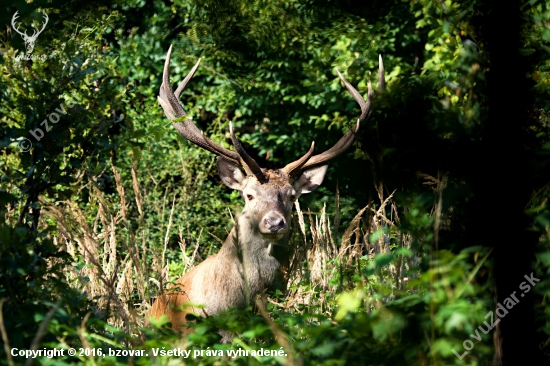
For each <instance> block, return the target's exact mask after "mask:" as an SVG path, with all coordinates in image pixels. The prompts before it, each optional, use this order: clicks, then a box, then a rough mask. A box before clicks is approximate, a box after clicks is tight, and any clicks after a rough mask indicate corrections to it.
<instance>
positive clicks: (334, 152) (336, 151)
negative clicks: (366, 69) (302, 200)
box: [291, 55, 386, 174]
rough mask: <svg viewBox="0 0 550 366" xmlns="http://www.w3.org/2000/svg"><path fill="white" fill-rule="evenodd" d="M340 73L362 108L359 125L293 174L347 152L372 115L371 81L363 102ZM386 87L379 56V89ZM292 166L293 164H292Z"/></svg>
mask: <svg viewBox="0 0 550 366" xmlns="http://www.w3.org/2000/svg"><path fill="white" fill-rule="evenodd" d="M336 72H337V73H338V76H339V77H340V80H342V82H343V83H344V85H345V86H346V89H348V91H349V92H350V93H351V95H353V98H354V99H355V101H356V102H357V103H358V104H359V107H360V108H361V115H360V116H359V118H358V119H357V123H356V124H355V126H354V128H352V129H351V130H350V131H348V132H347V133H346V134H345V135H344V136H342V138H341V139H340V140H339V141H338V142H337V143H336V144H334V146H333V147H331V148H330V149H328V150H327V151H325V152H323V153H321V154H318V155H315V156H312V157H311V158H309V160H307V162H306V163H305V164H304V165H302V166H301V168H299V169H296V170H295V171H294V172H293V173H294V174H296V173H298V172H299V171H303V170H306V169H307V168H311V167H313V166H316V165H321V164H323V163H325V162H327V161H329V160H331V159H334V158H335V157H337V156H338V155H340V154H341V153H343V152H344V151H346V150H347V149H348V148H349V147H350V146H351V145H352V144H353V141H354V140H355V134H356V133H357V131H359V127H360V126H361V122H363V121H365V120H367V119H368V118H369V117H370V115H371V113H372V110H371V108H370V107H371V103H372V100H373V98H374V91H373V90H372V85H371V83H370V81H369V83H368V92H367V100H363V97H362V96H361V94H360V93H359V92H358V91H357V90H356V89H355V88H354V87H353V85H351V84H350V83H349V82H348V81H347V80H346V79H345V78H344V76H343V75H342V74H341V73H340V71H338V70H336ZM385 85H386V81H385V77H384V65H383V64H382V55H380V56H379V67H378V89H379V90H384V89H385ZM291 164H292V163H291Z"/></svg>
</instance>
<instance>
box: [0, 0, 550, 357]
mask: <svg viewBox="0 0 550 366" xmlns="http://www.w3.org/2000/svg"><path fill="white" fill-rule="evenodd" d="M2 8H3V9H5V11H4V12H3V13H2V15H0V23H2V24H6V27H4V28H3V29H4V30H2V31H1V32H0V37H1V39H2V47H1V52H2V61H1V64H0V67H1V69H2V73H1V78H0V83H1V85H0V95H1V98H2V104H1V105H0V112H1V113H0V118H1V119H2V120H1V123H2V129H1V130H0V147H1V148H2V150H1V153H0V167H1V170H2V175H1V177H0V185H1V186H0V211H1V214H2V217H3V218H4V220H3V221H2V222H1V223H0V225H1V227H0V248H1V258H0V260H1V263H2V266H0V268H1V269H0V284H1V286H0V298H2V299H3V300H2V314H3V316H2V321H1V322H0V323H2V328H3V329H4V332H3V335H2V336H3V338H2V339H3V342H4V344H5V345H8V344H9V346H10V347H16V348H19V349H27V348H28V349H30V348H32V347H35V348H37V349H39V348H41V347H64V348H68V347H69V346H72V347H76V348H78V347H98V348H99V347H102V349H105V350H107V349H108V348H109V347H111V348H114V347H117V348H120V349H145V350H150V349H151V348H152V347H166V348H173V347H175V346H178V347H181V348H188V349H206V348H207V347H211V349H216V350H220V349H228V348H230V347H237V346H240V347H242V348H248V349H259V348H260V347H263V348H273V349H279V347H287V348H285V351H288V353H291V354H292V355H293V356H292V357H288V358H284V359H282V358H270V357H265V358H258V359H252V358H249V357H243V358H239V359H236V360H233V362H235V363H243V364H244V363H249V362H257V363H272V364H276V363H289V364H291V363H300V362H301V363H303V364H346V363H350V364H357V363H364V364H380V365H381V364H392V365H394V364H407V365H408V364H472V365H473V364H476V365H477V364H488V363H489V362H493V361H494V362H495V363H496V364H498V362H500V360H501V357H504V360H505V362H506V364H518V362H519V361H521V360H522V358H523V357H524V355H525V354H530V355H532V357H534V358H540V360H546V361H547V360H548V355H549V350H548V340H549V334H550V328H549V325H548V308H547V305H546V295H547V294H548V293H549V291H550V287H549V286H550V282H548V279H547V278H545V275H546V274H548V267H549V266H550V259H549V258H550V249H549V248H548V243H549V237H548V226H549V224H550V213H549V211H548V193H549V189H548V187H549V186H548V182H549V176H548V171H549V169H548V168H549V159H548V157H549V155H548V152H549V149H550V141H549V133H548V132H549V121H548V110H549V107H550V105H549V102H548V100H549V99H548V90H549V89H548V84H549V82H550V79H549V74H548V70H549V67H550V63H549V62H550V58H549V55H548V53H549V52H550V48H549V46H550V45H549V42H550V30H549V29H548V24H549V23H548V22H549V20H550V6H549V4H548V3H547V2H545V1H536V0H533V1H521V2H520V1H517V2H515V3H514V5H510V6H509V7H502V6H498V5H497V3H495V2H491V1H474V0H469V1H461V2H459V1H448V0H447V1H372V2H369V3H368V4H363V3H361V4H358V3H357V2H353V1H339V2H335V1H328V0H325V1H298V0H296V1H294V0H293V1H275V0H273V1H239V2H229V1H200V2H199V1H190V0H181V1H180V0H177V1H173V2H168V1H149V2H145V1H122V0H121V1H113V2H107V1H95V2H87V3H84V2H80V1H74V2H70V3H66V2H62V1H56V0H52V1H33V2H30V3H27V2H25V1H14V2H12V3H11V4H6V5H2ZM503 8H505V9H503ZM39 9H42V10H44V11H46V13H47V14H48V16H49V22H48V25H47V27H46V28H45V31H44V32H43V33H42V34H40V36H39V37H38V40H37V44H36V47H35V50H34V54H37V55H47V60H46V61H43V62H42V61H21V60H17V59H16V55H18V54H21V53H22V52H23V51H24V44H23V42H22V39H21V37H20V36H19V35H18V34H17V33H15V32H14V30H12V29H11V28H10V26H9V25H10V23H11V17H12V15H13V13H15V11H16V10H17V11H19V14H20V21H21V22H22V23H21V24H22V27H23V28H24V26H27V27H29V26H28V25H29V24H31V23H32V21H31V20H34V21H36V22H37V23H36V24H35V26H37V24H38V22H41V21H42V15H41V13H40V11H38V10H39ZM170 44H173V45H174V47H175V54H174V55H173V60H172V69H171V70H172V71H171V77H172V80H173V81H176V80H181V79H182V78H183V77H184V76H185V75H186V74H187V72H188V70H190V68H191V67H192V65H193V64H194V63H195V62H196V60H197V59H198V58H199V57H200V58H202V62H201V67H200V69H199V71H198V72H197V74H196V75H195V77H194V78H193V79H192V82H191V83H190V84H189V86H188V87H187V89H186V90H185V92H184V93H183V97H182V104H183V105H184V107H185V108H186V110H187V111H188V112H189V113H190V115H191V116H192V118H193V120H194V121H195V123H196V124H197V125H198V126H199V127H200V129H201V130H203V131H205V133H206V134H207V135H209V136H211V138H212V139H214V140H215V141H218V142H220V143H222V144H225V145H226V146H229V138H228V137H229V136H228V133H227V126H228V122H229V120H232V121H233V123H234V125H235V126H236V128H237V132H238V134H239V136H240V138H241V139H242V141H243V142H244V143H245V146H246V148H247V149H248V150H249V151H250V152H252V154H253V155H254V156H256V157H258V161H259V162H260V165H262V166H266V167H269V168H274V167H279V166H281V165H282V164H285V163H286V162H288V161H291V160H293V159H294V158H295V157H296V155H297V154H298V153H303V152H305V151H306V150H307V148H308V147H309V144H310V142H311V141H312V140H315V142H316V150H317V151H322V150H324V149H327V148H328V147H330V146H332V144H334V143H335V142H336V141H337V140H338V139H339V138H340V137H341V135H342V133H345V132H346V131H347V130H348V129H349V127H350V126H351V125H352V124H353V123H354V121H355V118H357V113H358V110H357V107H356V104H355V102H354V101H353V100H352V98H350V96H349V95H348V94H347V92H346V91H345V89H344V88H343V87H342V85H341V83H340V82H339V80H338V78H337V76H336V73H335V71H334V68H338V69H339V70H340V71H342V72H343V73H344V75H345V76H346V78H348V80H349V81H350V82H351V83H352V84H354V85H355V86H357V88H358V90H360V91H361V92H362V93H365V92H366V90H367V82H368V81H372V82H375V79H376V71H375V70H376V69H377V62H378V54H382V55H383V59H384V64H385V68H386V80H387V82H388V90H387V92H386V93H383V94H380V95H379V96H378V97H377V99H376V101H375V104H374V109H375V112H374V113H373V116H372V118H371V119H370V120H369V121H368V123H366V124H364V125H363V126H362V127H361V131H360V133H359V134H358V136H357V139H356V140H357V142H356V143H355V145H354V147H355V148H354V150H353V151H351V150H350V151H349V152H348V153H346V154H345V155H344V156H341V157H339V158H338V159H336V160H334V161H333V162H331V164H330V169H329V173H328V175H327V178H326V179H325V182H324V184H323V188H322V189H320V190H319V191H317V192H316V193H315V194H313V195H309V196H306V197H303V199H302V200H301V206H302V212H303V213H304V214H303V216H302V217H305V224H303V226H301V224H298V225H296V226H297V227H296V231H297V234H296V239H295V240H296V241H298V242H300V243H301V242H302V241H303V242H304V251H306V252H307V253H308V254H307V259H306V260H304V261H302V262H303V263H304V264H303V266H302V267H301V271H297V272H296V273H301V275H300V276H298V277H299V278H298V280H296V281H295V282H293V283H292V286H291V287H290V288H289V291H288V292H287V293H284V294H283V293H281V294H278V295H277V294H271V296H272V299H274V300H272V301H271V302H270V303H269V304H268V310H269V312H270V316H271V318H267V319H266V318H264V317H262V316H260V315H258V314H257V312H255V311H254V310H252V309H249V310H248V311H247V312H230V313H229V314H225V315H223V316H221V317H220V318H217V317H216V318H213V319H208V320H207V321H205V322H202V323H200V324H199V325H198V326H197V329H196V333H195V334H193V335H192V336H190V337H188V338H187V339H180V337H179V336H178V335H175V334H172V333H171V332H170V331H168V330H166V329H162V328H160V329H157V328H141V326H142V325H143V317H144V315H145V313H146V311H147V309H148V306H149V304H150V299H151V297H154V296H156V295H157V293H158V291H159V288H162V287H163V286H164V284H165V283H166V282H169V281H170V280H173V279H175V278H177V277H178V276H179V275H181V273H182V272H183V271H185V270H186V269H187V268H188V267H189V266H192V265H193V264H194V263H197V262H200V261H201V260H202V259H204V258H206V256H207V255H208V254H210V253H212V252H215V251H216V250H217V249H218V248H219V246H220V245H221V244H220V241H219V240H218V239H217V238H221V240H223V239H224V238H225V236H226V235H227V232H228V231H229V230H230V228H231V214H232V213H233V212H235V211H238V208H239V207H240V201H239V197H238V195H237V194H236V193H235V192H230V191H228V190H227V189H226V188H225V187H224V186H222V185H221V184H220V182H219V179H218V177H217V172H216V170H215V165H214V158H213V157H212V156H211V155H210V154H208V153H206V152H203V151H201V150H200V149H198V148H196V147H195V146H194V145H191V144H190V143H188V142H187V141H185V140H184V139H183V138H181V137H179V136H178V135H177V134H176V133H175V130H174V129H173V128H172V127H171V125H170V123H168V121H167V120H166V118H165V117H164V115H163V114H162V112H161V109H160V108H159V107H158V105H157V102H156V95H157V93H158V88H159V87H160V75H161V71H162V67H163V63H164V58H165V54H166V51H167V49H168V47H169V45H170ZM72 101H75V103H74V104H75V105H74V107H72V108H67V113H66V114H65V115H62V116H61V118H60V120H59V122H58V123H56V124H51V123H50V126H51V130H50V131H45V132H44V137H43V138H41V139H40V141H36V139H34V137H32V135H31V134H30V132H29V131H30V130H33V131H34V130H36V129H38V128H41V129H45V126H44V125H41V122H42V121H43V120H44V119H45V118H47V117H48V116H49V115H50V114H51V113H53V112H54V111H55V109H56V108H60V104H61V103H63V105H65V106H67V103H70V102H72ZM23 138H27V139H29V140H30V142H31V143H32V149H30V151H23V150H25V149H21V146H22V145H21V141H22V139H23ZM365 207H367V209H366V210H362V209H363V208H365ZM308 209H309V210H310V214H309V215H308V211H307V210H308ZM373 210H374V211H373ZM299 216H300V215H299V214H297V220H298V218H299ZM310 218H311V219H310ZM321 238H325V239H326V240H325V239H323V240H325V241H323V240H321ZM323 243H324V244H323ZM297 245H298V244H297ZM300 245H301V244H300ZM322 245H327V247H326V248H325V249H324V253H325V254H321V253H323V251H322V250H318V249H316V248H320V247H321V246H322ZM327 248H332V249H327ZM349 248H352V249H349ZM531 272H534V273H535V276H536V277H538V278H540V279H541V281H540V282H539V283H538V284H537V285H536V287H535V291H533V292H530V293H529V294H528V295H527V296H526V297H524V298H522V299H521V302H520V303H519V304H518V307H517V308H515V309H513V311H511V312H510V314H509V315H507V317H506V318H504V319H502V322H501V326H499V327H498V328H495V330H494V331H493V333H492V335H493V336H492V337H491V334H489V335H483V337H482V338H483V340H482V341H480V342H479V343H475V348H474V349H473V351H471V352H470V353H468V355H467V356H466V357H465V358H463V359H461V360H460V359H459V358H457V357H456V356H455V355H454V354H453V352H452V350H453V349H455V350H457V351H458V353H459V354H462V352H463V348H462V347H463V342H464V340H466V339H471V338H470V336H469V335H470V334H472V333H473V332H474V330H475V329H476V328H477V327H478V326H479V325H481V324H482V323H483V321H485V319H484V316H485V314H487V312H489V311H491V310H494V308H495V299H496V300H498V302H502V300H504V299H505V298H507V297H508V296H509V295H510V294H511V293H512V292H513V291H516V290H517V288H518V285H519V283H520V282H521V281H522V279H523V275H526V274H529V273H531ZM308 294H309V295H308ZM311 294H313V295H311ZM280 303H284V304H286V305H285V306H282V307H280V306H276V305H274V304H280ZM270 319H273V320H270ZM216 327H225V328H226V329H229V330H233V331H236V332H238V333H239V334H242V337H240V340H238V341H235V343H234V344H233V345H221V344H219V343H218V342H219V338H218V337H217V334H216V331H215V329H216ZM277 329H278V330H277ZM281 334H284V337H283V338H281ZM285 337H286V338H285ZM281 339H287V343H288V344H290V345H288V346H287V345H285V343H284V342H283V341H282V340H281ZM501 349H502V353H501ZM459 350H460V351H459ZM0 352H2V351H0ZM3 352H5V353H4V354H3V355H2V356H3V359H4V356H5V360H6V362H7V363H12V362H15V363H22V362H23V361H22V359H21V358H17V357H16V358H13V359H12V358H11V357H10V356H9V355H8V354H9V352H8V351H7V349H6V348H4V350H3ZM177 360H181V359H178V358H177V357H174V359H173V361H177ZM219 360H222V361H223V362H227V361H228V360H227V359H223V358H219V359H218V358H216V357H209V358H198V359H195V360H189V361H190V362H196V363H206V364H208V363H215V362H217V361H219ZM57 361H58V362H59V363H72V362H78V361H85V362H88V363H124V364H126V363H127V362H128V361H129V360H128V359H126V358H121V357H119V358H117V357H107V358H102V357H92V356H89V357H81V358H80V359H78V358H71V357H65V358H59V359H57ZM169 361H170V358H169V357H167V358H156V357H142V358H137V359H136V360H135V362H136V363H151V362H152V363H165V362H169ZM38 362H44V363H45V362H46V360H45V359H43V360H39V361H38ZM132 362H133V361H132Z"/></svg>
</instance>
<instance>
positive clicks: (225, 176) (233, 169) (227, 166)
mask: <svg viewBox="0 0 550 366" xmlns="http://www.w3.org/2000/svg"><path fill="white" fill-rule="evenodd" d="M216 165H217V166H218V172H219V174H220V178H221V179H222V182H223V184H225V185H226V186H228V187H229V188H232V189H236V190H238V191H242V190H243V188H244V180H245V176H244V174H243V172H242V171H241V169H239V167H238V166H237V165H235V164H233V163H230V162H229V161H227V160H225V159H223V158H220V157H217V158H216Z"/></svg>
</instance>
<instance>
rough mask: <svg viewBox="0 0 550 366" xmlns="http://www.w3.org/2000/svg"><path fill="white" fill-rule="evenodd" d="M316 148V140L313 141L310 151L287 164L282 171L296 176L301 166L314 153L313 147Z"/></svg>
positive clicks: (290, 175)
mask: <svg viewBox="0 0 550 366" xmlns="http://www.w3.org/2000/svg"><path fill="white" fill-rule="evenodd" d="M314 148H315V141H312V142H311V147H310V148H309V150H308V152H307V153H305V155H304V156H302V157H301V158H300V159H298V160H296V161H293V162H292V163H289V164H287V165H286V166H285V167H284V168H283V169H281V171H283V172H285V173H286V174H288V176H289V177H294V176H296V175H297V174H298V173H299V172H300V168H301V167H302V166H303V165H304V164H305V163H306V162H307V161H308V160H309V158H311V155H312V154H313V149H314Z"/></svg>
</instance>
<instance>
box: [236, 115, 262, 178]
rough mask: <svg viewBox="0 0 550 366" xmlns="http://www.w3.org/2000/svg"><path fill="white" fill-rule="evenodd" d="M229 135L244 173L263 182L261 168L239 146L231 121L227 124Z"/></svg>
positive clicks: (241, 146)
mask: <svg viewBox="0 0 550 366" xmlns="http://www.w3.org/2000/svg"><path fill="white" fill-rule="evenodd" d="M229 134H230V135H231V141H232V142H233V146H235V150H237V153H239V155H240V157H241V159H242V161H243V162H244V164H242V166H243V168H245V170H246V173H247V174H250V173H252V174H254V175H255V176H256V178H258V180H259V181H260V182H263V181H265V176H264V173H263V172H262V168H260V166H259V165H258V163H256V160H254V159H252V158H251V157H250V155H248V153H247V152H246V151H245V150H244V148H243V145H241V142H240V141H239V140H238V139H237V137H236V136H235V131H233V123H231V121H230V122H229Z"/></svg>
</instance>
